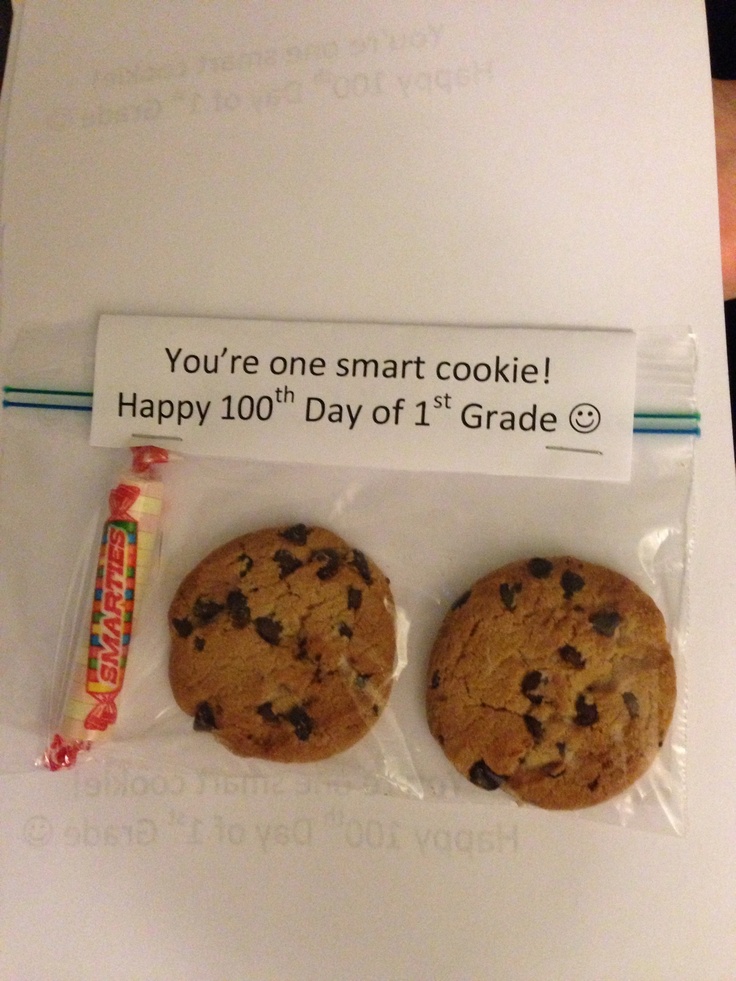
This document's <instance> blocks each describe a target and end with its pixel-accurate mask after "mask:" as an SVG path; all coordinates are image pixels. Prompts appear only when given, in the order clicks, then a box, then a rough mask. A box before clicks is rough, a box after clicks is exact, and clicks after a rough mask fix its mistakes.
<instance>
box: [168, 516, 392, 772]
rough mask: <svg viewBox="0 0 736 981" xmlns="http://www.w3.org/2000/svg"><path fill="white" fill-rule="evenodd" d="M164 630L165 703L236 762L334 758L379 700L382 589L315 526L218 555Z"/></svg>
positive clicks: (388, 617)
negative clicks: (170, 698)
mask: <svg viewBox="0 0 736 981" xmlns="http://www.w3.org/2000/svg"><path fill="white" fill-rule="evenodd" d="M169 629H170V635H171V655H170V660H169V679H170V682H171V688H172V691H173V693H174V698H175V699H176V702H177V704H178V705H179V706H180V708H182V709H183V710H184V711H185V712H187V713H188V714H189V715H191V716H193V717H194V728H195V729H197V730H207V731H210V732H212V734H213V735H214V736H215V737H216V739H218V740H219V741H220V742H221V743H222V744H223V745H224V746H226V747H227V748H228V749H230V750H232V752H234V753H237V754H239V755H241V756H251V757H260V758H264V759H271V760H281V761H283V762H306V761H311V760H318V759H323V758H325V757H328V756H331V755H333V754H334V753H339V752H341V751H342V750H345V749H347V748H348V747H349V746H351V745H352V744H354V743H355V742H357V741H358V740H359V739H360V738H361V737H362V736H364V735H365V733H366V732H368V730H369V729H370V728H371V727H372V726H373V725H374V723H375V722H376V720H377V719H378V717H379V716H380V714H381V712H382V710H383V708H384V707H385V705H386V701H387V699H388V697H389V693H390V691H391V685H392V681H393V672H394V661H395V652H396V639H395V623H394V606H393V600H392V596H391V590H390V586H389V581H388V579H387V578H386V576H385V575H384V574H383V572H382V571H381V570H380V569H379V568H378V567H377V566H376V565H375V564H374V563H373V562H372V561H371V560H370V559H369V558H368V557H367V556H366V555H365V554H364V553H363V552H361V551H360V550H358V549H357V548H353V547H352V546H351V545H348V544H347V543H346V542H344V541H343V540H342V539H341V538H339V537H338V536H337V535H335V534H333V533H332V532H330V531H327V530H325V529H324V528H314V527H312V528H310V527H307V526H306V525H304V524H294V525H291V526H289V527H283V528H266V529H262V530H260V531H256V532H253V533H250V534H245V535H243V536H241V537H239V538H236V539H235V540H234V541H231V542H229V543H228V544H227V545H223V546H222V547H221V548H218V549H217V550H216V551H214V552H212V553H211V554H210V555H208V556H207V557H206V558H205V559H203V560H202V561H201V562H200V563H199V565H198V566H197V567H196V568H195V569H193V570H192V571H191V572H190V573H189V575H188V576H187V577H186V578H185V579H184V581H183V582H182V584H181V585H180V587H179V589H178V590H177V592H176V595H175V597H174V599H173V602H172V603H171V608H170V610H169Z"/></svg>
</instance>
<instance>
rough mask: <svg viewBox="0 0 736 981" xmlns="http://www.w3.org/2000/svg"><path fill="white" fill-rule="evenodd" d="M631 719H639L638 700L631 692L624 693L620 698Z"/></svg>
mask: <svg viewBox="0 0 736 981" xmlns="http://www.w3.org/2000/svg"><path fill="white" fill-rule="evenodd" d="M621 697H622V698H623V700H624V704H625V705H626V708H627V709H628V712H629V715H630V716H631V718H632V719H638V718H639V699H638V698H637V697H636V695H635V694H634V693H633V691H625V692H624V693H623V695H622V696H621Z"/></svg>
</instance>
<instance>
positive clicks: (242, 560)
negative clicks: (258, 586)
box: [238, 552, 253, 579]
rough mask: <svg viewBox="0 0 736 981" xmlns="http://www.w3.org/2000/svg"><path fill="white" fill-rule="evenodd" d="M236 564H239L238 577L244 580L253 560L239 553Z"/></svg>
mask: <svg viewBox="0 0 736 981" xmlns="http://www.w3.org/2000/svg"><path fill="white" fill-rule="evenodd" d="M238 562H239V564H240V570H239V572H238V575H239V576H240V578H241V579H244V578H245V577H246V576H247V575H248V573H249V572H250V570H251V569H252V568H253V559H252V558H251V557H250V555H247V554H246V553H245V552H241V553H240V555H239V556H238Z"/></svg>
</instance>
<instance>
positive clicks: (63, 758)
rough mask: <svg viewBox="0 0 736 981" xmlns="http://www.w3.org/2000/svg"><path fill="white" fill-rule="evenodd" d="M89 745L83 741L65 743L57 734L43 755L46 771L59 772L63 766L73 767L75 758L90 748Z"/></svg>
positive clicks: (75, 740) (76, 740)
mask: <svg viewBox="0 0 736 981" xmlns="http://www.w3.org/2000/svg"><path fill="white" fill-rule="evenodd" d="M90 745H91V743H89V742H87V741H85V740H83V739H74V740H73V741H71V742H67V740H66V739H64V738H63V737H62V736H60V735H59V734H58V732H57V734H56V735H55V736H54V738H53V739H52V740H51V744H50V745H49V748H48V749H47V750H46V752H45V753H44V755H43V765H44V766H45V767H46V768H47V769H48V770H61V769H63V768H64V767H65V766H74V764H75V763H76V762H77V756H78V755H79V753H80V752H81V751H82V750H87V749H89V748H90Z"/></svg>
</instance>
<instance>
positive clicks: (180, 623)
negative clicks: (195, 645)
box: [171, 617, 194, 637]
mask: <svg viewBox="0 0 736 981" xmlns="http://www.w3.org/2000/svg"><path fill="white" fill-rule="evenodd" d="M171 626H172V627H173V628H174V630H175V631H176V632H177V633H178V634H179V636H180V637H188V636H189V635H190V634H191V632H192V631H193V630H194V625H193V624H192V621H191V620H188V619H187V617H183V618H182V619H181V620H176V619H174V620H172V621H171Z"/></svg>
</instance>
